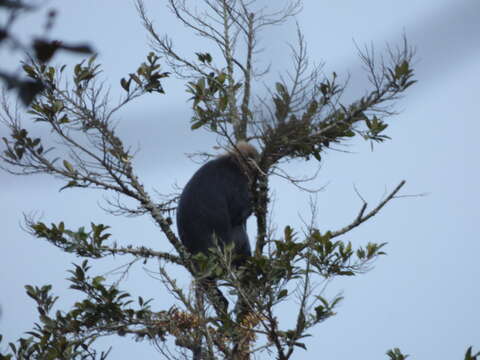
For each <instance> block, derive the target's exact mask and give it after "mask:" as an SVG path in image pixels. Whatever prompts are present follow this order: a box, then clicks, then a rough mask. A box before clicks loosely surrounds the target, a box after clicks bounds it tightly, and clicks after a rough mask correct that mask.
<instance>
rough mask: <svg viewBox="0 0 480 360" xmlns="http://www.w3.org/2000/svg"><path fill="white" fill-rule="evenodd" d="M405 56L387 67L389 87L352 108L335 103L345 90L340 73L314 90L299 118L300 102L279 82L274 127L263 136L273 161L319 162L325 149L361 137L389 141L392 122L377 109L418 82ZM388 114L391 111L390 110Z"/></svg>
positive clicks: (384, 80)
mask: <svg viewBox="0 0 480 360" xmlns="http://www.w3.org/2000/svg"><path fill="white" fill-rule="evenodd" d="M406 57H407V55H406V54H404V57H403V58H400V59H398V61H397V62H395V63H394V64H393V65H392V66H391V67H385V69H384V71H385V73H384V74H383V78H382V82H384V83H382V84H381V85H380V84H377V88H376V89H375V90H373V91H372V92H370V93H369V94H368V95H366V96H363V97H361V98H360V99H359V100H358V101H356V102H354V103H352V104H351V105H348V106H345V105H343V104H341V103H339V104H338V105H336V104H335V101H338V97H339V96H340V95H341V93H342V91H343V88H342V87H341V86H340V85H339V84H338V82H337V80H336V79H337V75H336V74H335V73H333V76H332V78H331V79H325V80H324V81H323V82H321V83H320V84H319V85H317V86H316V87H315V89H314V93H313V95H312V99H311V100H309V101H308V102H307V103H305V104H304V106H302V107H301V109H302V110H301V113H300V114H298V113H297V112H296V111H295V107H294V106H293V105H292V103H294V102H295V99H293V98H292V96H293V95H292V91H289V90H288V88H287V87H286V85H285V84H283V83H277V84H276V86H275V89H276V91H275V92H274V93H273V95H272V100H273V104H274V115H275V116H274V125H273V126H271V127H269V128H268V130H267V131H266V132H265V134H266V136H265V137H264V142H265V145H266V146H267V147H268V148H269V149H271V150H270V151H271V152H272V153H274V154H275V157H273V158H272V159H271V162H272V163H274V162H276V161H277V160H278V159H279V158H281V157H284V156H285V157H292V158H293V157H303V158H306V159H307V160H308V158H309V157H310V156H313V157H314V158H316V159H317V160H320V159H321V151H322V149H323V147H329V146H330V145H331V144H332V143H339V142H342V141H344V140H345V139H348V138H352V137H354V136H355V135H357V134H358V135H361V136H362V137H363V138H364V139H365V140H369V141H372V142H383V141H384V140H386V139H389V137H388V136H387V135H385V134H384V131H385V130H386V129H387V127H388V124H387V123H386V122H385V121H383V120H382V118H381V117H380V114H382V113H384V112H383V111H379V110H378V109H377V110H376V108H378V106H379V105H380V104H382V103H384V102H388V101H390V100H392V99H395V98H396V97H397V96H398V95H399V94H401V93H402V92H404V91H405V90H406V89H407V88H409V87H410V86H411V85H413V84H414V83H415V82H416V81H415V80H413V76H414V73H413V70H412V69H411V67H410V63H409V59H408V58H406ZM379 81H380V80H379ZM334 100H335V101H334ZM385 114H386V115H389V114H390V113H389V112H388V111H385ZM357 123H364V124H365V126H366V130H363V129H361V128H359V127H358V126H356V125H357Z"/></svg>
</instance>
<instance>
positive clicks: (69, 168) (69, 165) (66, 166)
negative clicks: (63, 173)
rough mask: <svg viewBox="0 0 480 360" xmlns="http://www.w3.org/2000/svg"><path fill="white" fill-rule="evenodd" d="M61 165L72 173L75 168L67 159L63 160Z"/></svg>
mask: <svg viewBox="0 0 480 360" xmlns="http://www.w3.org/2000/svg"><path fill="white" fill-rule="evenodd" d="M63 166H64V167H65V169H67V170H68V171H69V172H71V173H73V172H75V169H74V168H73V166H72V164H70V163H69V162H68V161H67V160H63Z"/></svg>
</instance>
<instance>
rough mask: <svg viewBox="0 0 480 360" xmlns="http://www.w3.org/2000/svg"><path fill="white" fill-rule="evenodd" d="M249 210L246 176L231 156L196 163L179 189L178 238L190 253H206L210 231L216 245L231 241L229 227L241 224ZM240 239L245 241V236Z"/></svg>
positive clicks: (209, 240)
mask: <svg viewBox="0 0 480 360" xmlns="http://www.w3.org/2000/svg"><path fill="white" fill-rule="evenodd" d="M250 213H251V205H250V195H249V189H248V178H247V176H246V175H245V174H244V173H243V172H242V170H241V169H240V167H239V164H238V163H237V162H236V161H235V160H234V159H233V158H232V157H231V156H229V155H224V156H221V157H219V158H217V159H214V160H211V161H209V162H207V163H206V164H204V165H203V166H202V167H200V169H198V170H197V172H196V173H195V174H194V175H193V176H192V178H191V179H190V180H189V181H188V183H187V185H186V186H185V188H184V189H183V191H182V194H181V196H180V200H179V203H178V208H177V228H178V232H179V236H180V240H181V241H182V243H183V244H184V245H185V246H186V248H187V249H188V250H189V251H190V252H191V253H193V254H196V253H198V252H204V253H206V252H207V250H208V248H210V247H212V246H214V244H213V238H212V236H213V234H215V235H216V236H217V239H218V241H220V242H221V244H220V245H222V244H225V243H229V242H231V241H234V240H235V239H233V238H232V228H236V229H238V227H242V228H243V227H244V225H245V221H246V219H247V218H248V216H249V215H250ZM234 235H235V234H234ZM234 237H235V238H236V239H237V238H239V237H238V236H237V235H235V236H234ZM245 237H246V236H245ZM242 241H247V245H248V237H246V240H245V238H243V240H242Z"/></svg>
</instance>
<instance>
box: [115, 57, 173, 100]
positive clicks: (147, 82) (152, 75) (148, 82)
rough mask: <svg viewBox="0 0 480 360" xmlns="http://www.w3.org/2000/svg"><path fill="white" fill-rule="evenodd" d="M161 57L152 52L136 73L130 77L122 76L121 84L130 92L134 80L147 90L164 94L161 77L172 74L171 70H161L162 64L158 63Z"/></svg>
mask: <svg viewBox="0 0 480 360" xmlns="http://www.w3.org/2000/svg"><path fill="white" fill-rule="evenodd" d="M159 59H160V57H159V56H157V55H155V53H153V52H150V53H149V54H148V56H147V61H146V62H144V63H142V64H141V65H140V66H139V68H138V69H137V71H136V72H135V73H131V74H129V79H128V80H127V79H125V78H122V79H121V80H120V85H121V86H122V88H123V89H124V90H125V91H126V92H127V93H129V92H130V91H131V90H130V86H131V83H132V81H134V82H135V83H136V85H137V86H138V87H140V88H142V89H143V90H144V91H145V92H148V93H151V92H158V93H160V94H164V93H165V91H164V90H163V87H162V85H161V83H160V79H163V78H166V77H168V76H169V75H170V73H169V72H160V64H159V63H158V61H159Z"/></svg>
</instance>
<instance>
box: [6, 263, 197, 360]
mask: <svg viewBox="0 0 480 360" xmlns="http://www.w3.org/2000/svg"><path fill="white" fill-rule="evenodd" d="M89 270H90V266H89V265H88V262H87V261H86V260H85V261H83V262H82V264H80V265H74V269H72V270H70V274H71V277H70V278H69V279H68V280H69V281H70V283H71V285H70V288H72V289H75V290H79V291H81V292H82V293H83V294H84V295H85V298H84V299H83V300H81V301H78V302H76V303H75V304H74V305H73V307H72V309H71V310H70V311H68V312H62V311H60V310H57V311H55V312H54V311H53V308H54V305H55V303H56V301H57V300H58V297H56V296H54V295H52V293H51V289H52V287H51V286H50V285H46V286H42V287H36V286H30V285H27V286H26V287H25V288H26V291H27V294H28V296H30V297H31V298H32V299H33V300H34V301H35V302H36V304H37V311H38V314H39V322H37V323H35V325H34V328H33V330H32V331H28V332H27V334H28V335H29V336H28V337H23V338H20V339H19V340H18V341H17V344H15V343H10V344H9V348H10V349H9V350H10V352H11V353H10V354H4V353H0V359H1V360H7V359H13V358H15V359H32V358H35V359H66V360H71V359H72V360H73V359H76V360H79V359H85V360H87V359H92V360H93V359H97V358H98V359H102V360H103V359H105V358H106V356H107V355H108V351H107V352H101V353H100V354H98V353H97V352H96V351H95V350H94V349H92V348H91V346H92V344H93V343H94V341H95V340H96V339H97V338H99V337H101V336H107V335H112V334H117V335H120V336H124V335H127V334H130V335H133V336H135V338H136V339H137V340H141V339H144V338H147V339H150V340H153V339H155V340H159V341H165V340H166V336H167V335H168V334H172V335H173V336H175V337H177V338H179V339H180V340H182V339H183V337H185V336H187V334H188V331H189V329H191V328H194V327H195V326H198V323H195V318H194V317H192V316H189V315H188V314H185V313H184V312H181V311H179V310H178V309H176V308H174V307H172V308H171V309H170V310H168V311H160V312H153V311H152V309H151V305H150V303H151V301H152V299H150V300H144V299H143V298H142V297H138V299H137V301H134V300H133V299H132V297H131V296H130V294H129V293H127V292H124V291H121V290H119V289H118V288H117V287H116V286H115V285H107V284H105V278H104V277H102V276H94V277H90V276H89V275H88V272H89ZM134 303H136V304H137V305H136V308H133V307H132V305H133V304H134Z"/></svg>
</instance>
